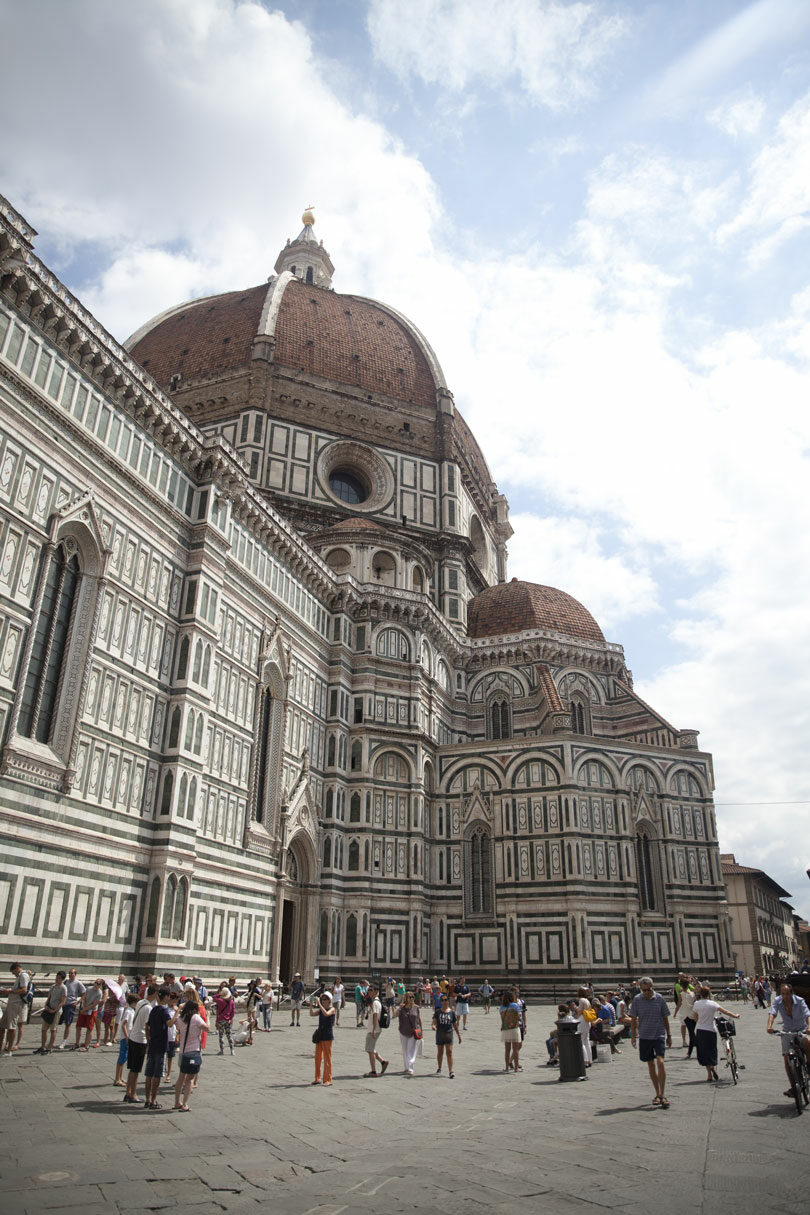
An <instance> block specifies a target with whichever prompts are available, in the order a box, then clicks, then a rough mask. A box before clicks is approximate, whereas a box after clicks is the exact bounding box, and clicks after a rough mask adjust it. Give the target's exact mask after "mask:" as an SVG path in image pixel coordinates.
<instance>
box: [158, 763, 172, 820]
mask: <svg viewBox="0 0 810 1215" xmlns="http://www.w3.org/2000/svg"><path fill="white" fill-rule="evenodd" d="M173 792H174V773H173V772H167V773H166V776H165V778H164V781H163V796H162V797H161V799H160V813H161V814H168V813H169V811H170V810H171V808H172V793H173Z"/></svg>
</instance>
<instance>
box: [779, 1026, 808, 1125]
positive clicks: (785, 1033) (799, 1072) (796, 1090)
mask: <svg viewBox="0 0 810 1215" xmlns="http://www.w3.org/2000/svg"><path fill="white" fill-rule="evenodd" d="M779 1037H780V1038H790V1039H791V1045H790V1050H789V1051H788V1053H787V1054H786V1055H785V1059H786V1060H787V1066H788V1074H789V1075H790V1087H791V1089H792V1092H793V1100H794V1101H795V1102H796V1113H797V1114H801V1113H803V1112H804V1107H805V1106H806V1105H810V1069H808V1066H807V1057H806V1055H805V1053H804V1049H803V1047H802V1035H801V1033H799V1032H798V1031H797V1030H795V1029H780V1030H779Z"/></svg>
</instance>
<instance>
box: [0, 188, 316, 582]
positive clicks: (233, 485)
mask: <svg viewBox="0 0 810 1215" xmlns="http://www.w3.org/2000/svg"><path fill="white" fill-rule="evenodd" d="M34 235H35V232H34V230H33V229H32V228H31V227H30V226H29V225H27V224H26V223H25V221H24V220H23V218H22V216H20V215H19V213H18V212H16V211H15V210H14V208H13V207H12V206H11V204H10V203H8V201H7V200H6V199H5V198H3V197H2V195H0V289H1V290H2V293H3V295H4V296H6V297H7V299H8V300H9V302H10V303H11V304H13V305H14V306H15V307H16V308H17V309H18V310H19V311H20V312H21V314H22V315H24V316H27V317H28V318H29V319H30V320H31V322H32V324H34V325H36V327H37V328H38V329H39V330H40V331H41V332H42V334H43V335H44V336H45V337H46V338H47V339H48V340H49V341H50V342H51V343H52V344H53V345H54V346H55V347H56V348H57V349H58V350H59V351H60V352H61V353H62V354H63V355H64V356H65V357H66V358H67V359H69V360H70V362H71V363H73V364H74V366H76V367H77V369H78V370H80V371H81V372H83V373H84V374H85V375H87V376H88V377H89V378H91V379H92V380H93V381H94V382H95V383H96V384H97V386H98V387H99V389H100V390H101V392H102V393H103V394H104V395H105V397H107V399H108V400H109V401H110V402H112V403H114V404H115V405H117V406H118V407H119V408H121V409H122V410H123V411H124V412H125V413H127V414H128V415H129V416H130V417H132V418H133V420H134V421H135V422H137V424H138V425H139V426H140V427H141V428H142V429H143V430H145V431H147V432H148V433H150V434H151V435H152V437H153V439H154V440H155V442H156V443H157V444H158V445H159V446H160V447H161V448H163V450H165V451H166V452H167V453H168V454H169V455H171V456H172V458H173V459H174V460H176V461H177V462H178V463H179V464H181V465H182V466H183V467H184V468H185V469H186V471H187V472H188V473H189V475H190V476H191V477H192V479H193V480H194V481H196V482H197V484H205V482H206V481H213V482H215V484H216V486H217V488H218V489H219V490H220V492H221V493H222V494H224V495H225V496H226V497H228V498H229V499H230V500H231V502H232V510H233V513H234V515H235V516H236V518H237V519H239V521H240V522H241V523H242V524H243V526H246V527H248V528H249V530H251V531H252V532H253V533H254V534H255V535H256V536H257V537H258V538H259V539H260V540H261V541H262V542H263V543H265V544H266V545H267V546H268V547H269V548H271V549H273V550H275V551H276V552H277V553H278V554H279V555H281V556H282V557H283V559H284V560H285V561H286V562H287V563H288V564H289V565H290V567H291V570H292V572H293V573H295V574H296V575H297V576H298V577H300V578H301V580H302V581H303V582H304V583H305V584H306V585H307V586H308V589H310V590H311V591H313V592H314V593H316V594H319V595H321V596H322V597H323V598H324V599H325V600H327V601H329V600H331V598H332V597H333V596H334V593H335V584H334V578H333V576H332V572H331V570H330V569H329V567H328V566H327V565H326V564H325V563H324V562H323V561H322V560H321V558H320V557H319V556H318V555H317V554H316V553H315V552H314V551H313V550H312V549H311V548H310V547H309V545H308V544H306V542H305V541H304V540H302V538H301V537H300V536H299V535H298V534H297V533H296V532H294V531H293V530H292V529H291V528H289V527H288V526H287V524H285V522H284V521H283V519H282V518H281V516H280V515H279V514H277V512H276V511H275V510H273V508H272V507H271V506H269V505H268V503H267V502H266V501H265V499H264V498H263V497H262V496H261V495H260V494H259V493H258V491H257V490H256V489H255V488H254V487H253V485H252V484H251V482H250V479H249V477H248V475H247V470H246V469H245V466H244V465H243V463H242V461H241V459H240V457H239V456H238V455H237V453H236V451H235V450H234V448H233V447H231V445H230V444H229V443H227V442H226V441H225V440H224V439H223V438H222V437H221V436H213V437H212V436H205V435H204V434H203V433H202V431H200V430H199V429H198V428H197V427H196V426H195V425H194V424H193V423H192V422H191V421H190V420H189V419H188V418H187V417H186V415H185V414H184V413H182V412H181V411H180V410H179V409H177V407H176V406H175V405H173V404H172V402H171V401H170V400H169V398H168V397H166V396H165V395H164V393H162V392H161V390H160V389H159V388H158V387H157V385H156V384H155V383H154V381H153V380H152V379H151V378H150V376H149V375H147V373H146V372H145V371H144V369H143V368H142V367H141V366H140V365H139V364H138V363H136V362H135V360H134V359H132V358H131V357H130V355H129V354H127V352H126V350H124V348H123V347H122V346H121V345H119V343H118V342H116V340H115V338H113V337H112V335H111V334H109V333H108V332H107V330H106V329H104V327H103V326H102V325H100V324H99V322H98V321H97V320H96V319H95V317H94V316H92V314H91V313H90V312H88V311H87V309H86V308H84V307H83V305H82V304H81V303H80V302H79V301H78V300H77V299H76V297H75V296H74V295H73V294H72V293H71V292H70V291H69V290H68V289H67V288H66V287H65V286H64V284H62V283H61V282H60V281H59V279H58V278H56V276H55V275H54V274H52V273H51V272H50V271H49V270H48V269H47V267H46V266H45V265H44V264H43V263H42V262H41V261H40V260H39V258H38V257H36V255H35V254H34V253H33V251H32V245H31V241H32V238H33V236H34Z"/></svg>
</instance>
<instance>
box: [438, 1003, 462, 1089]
mask: <svg viewBox="0 0 810 1215" xmlns="http://www.w3.org/2000/svg"><path fill="white" fill-rule="evenodd" d="M433 1028H434V1029H435V1031H436V1075H437V1076H440V1075H441V1074H442V1058H443V1056H444V1055H445V1054H446V1055H447V1072H448V1075H449V1077H450V1079H451V1080H455V1078H456V1073H455V1072H454V1071H453V1032H454V1031H455V1034H456V1037H457V1038H458V1041H459V1045H461V1030H460V1029H459V1027H458V1015H457V1013H456V1011H455V1009H453V1008H451V1007H450V999H449V997H448V996H447V995H445V994H444V993H442V995H441V998H440V1005H439V1008H438V1009H437V1011H436V1012H435V1013H434V1014H433Z"/></svg>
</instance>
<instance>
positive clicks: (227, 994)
mask: <svg viewBox="0 0 810 1215" xmlns="http://www.w3.org/2000/svg"><path fill="white" fill-rule="evenodd" d="M214 1008H215V1009H216V1022H215V1029H216V1031H217V1033H218V1034H219V1051H218V1054H220V1055H224V1054H225V1041H224V1039H225V1038H227V1039H228V1046H229V1047H230V1050H231V1054H233V1036H232V1034H231V1028H232V1026H233V1018H234V1014H235V1012H236V1004H235V1002H234V998H233V994H232V992H231V989H230V987H227V986H226V985H225V984H224V983H221V984H220V986H219V991H218V992H216V993H215V994H214Z"/></svg>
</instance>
